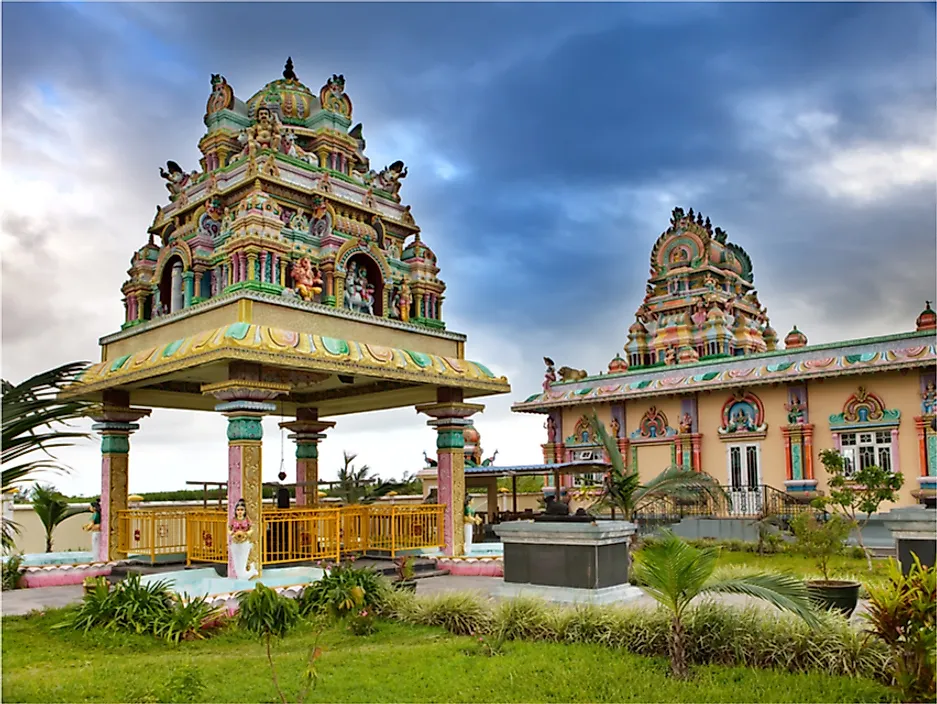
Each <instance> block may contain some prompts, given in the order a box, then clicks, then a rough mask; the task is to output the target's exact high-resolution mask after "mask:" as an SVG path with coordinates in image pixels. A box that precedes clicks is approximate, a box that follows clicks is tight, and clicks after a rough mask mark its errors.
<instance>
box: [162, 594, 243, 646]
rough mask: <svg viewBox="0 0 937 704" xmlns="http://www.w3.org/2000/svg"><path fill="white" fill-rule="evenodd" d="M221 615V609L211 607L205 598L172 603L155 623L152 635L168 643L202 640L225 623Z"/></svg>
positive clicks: (222, 612) (222, 611) (222, 610)
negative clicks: (167, 610)
mask: <svg viewBox="0 0 937 704" xmlns="http://www.w3.org/2000/svg"><path fill="white" fill-rule="evenodd" d="M223 614H224V609H223V608H218V607H214V606H212V605H211V604H210V603H209V601H208V599H206V598H205V597H201V596H200V597H195V598H193V599H189V600H188V601H186V602H183V601H174V603H173V606H172V608H171V609H170V610H169V612H168V613H166V614H165V615H164V616H163V617H162V618H161V619H160V620H158V621H157V622H156V625H155V627H154V635H156V636H158V637H159V638H162V639H163V640H165V641H166V642H168V643H178V642H179V641H180V640H202V639H204V638H205V637H206V636H207V635H208V634H209V633H211V632H212V631H214V630H215V629H217V628H220V627H222V626H223V625H224V624H225V623H226V622H227V619H226V618H225V617H224V616H223Z"/></svg>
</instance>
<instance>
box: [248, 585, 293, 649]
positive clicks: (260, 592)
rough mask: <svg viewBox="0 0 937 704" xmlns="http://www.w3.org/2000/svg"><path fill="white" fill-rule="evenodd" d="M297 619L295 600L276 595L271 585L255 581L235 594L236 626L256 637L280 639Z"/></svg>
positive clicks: (291, 628)
mask: <svg viewBox="0 0 937 704" xmlns="http://www.w3.org/2000/svg"><path fill="white" fill-rule="evenodd" d="M299 621H300V614H299V605H298V604H297V603H296V600H295V599H290V598H288V597H285V596H282V595H280V594H277V593H276V592H275V591H273V590H272V589H271V588H270V587H267V586H265V585H263V584H260V583H258V584H256V585H254V588H253V589H251V590H250V591H243V592H241V593H240V594H238V625H239V626H240V627H241V628H243V629H244V630H246V631H248V632H250V633H253V634H254V635H256V636H262V637H265V638H270V637H272V638H282V637H283V636H285V635H286V634H287V633H289V632H290V631H291V630H293V629H294V628H295V627H296V626H297V625H298V624H299Z"/></svg>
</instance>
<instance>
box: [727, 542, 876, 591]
mask: <svg viewBox="0 0 937 704" xmlns="http://www.w3.org/2000/svg"><path fill="white" fill-rule="evenodd" d="M717 566H718V567H730V566H732V567H734V566H742V567H745V568H746V569H749V568H750V569H753V570H765V571H771V572H793V573H794V574H796V575H799V576H801V577H812V578H821V576H820V569H819V567H817V563H816V561H815V560H813V559H811V558H809V557H806V556H804V555H799V554H797V553H777V554H775V555H759V554H758V553H754V552H734V551H733V552H730V551H729V550H726V549H724V548H723V549H722V550H721V551H720V553H719V560H718V562H717ZM887 567H888V560H886V559H876V560H872V571H871V572H869V566H868V563H866V561H865V559H864V558H855V557H846V556H842V555H840V556H836V557H833V558H832V559H831V560H830V578H831V579H855V580H856V581H857V582H862V583H863V584H873V585H877V584H881V583H882V582H884V581H886V580H887V577H886V569H887Z"/></svg>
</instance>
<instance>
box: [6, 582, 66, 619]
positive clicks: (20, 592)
mask: <svg viewBox="0 0 937 704" xmlns="http://www.w3.org/2000/svg"><path fill="white" fill-rule="evenodd" d="M83 594H84V588H83V587H82V586H81V585H80V584H75V585H70V586H67V587H34V588H32V589H14V590H12V591H8V592H3V595H2V596H0V604H2V607H3V615H4V616H23V615H25V614H28V613H29V612H30V611H35V610H37V609H38V610H39V611H42V610H44V609H60V608H62V607H63V606H68V605H69V604H77V603H78V602H79V601H81V597H82V595H83Z"/></svg>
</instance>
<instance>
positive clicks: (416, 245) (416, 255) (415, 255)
mask: <svg viewBox="0 0 937 704" xmlns="http://www.w3.org/2000/svg"><path fill="white" fill-rule="evenodd" d="M412 259H426V260H429V261H431V262H433V263H434V264H435V263H436V255H435V254H434V253H433V250H431V249H430V248H429V247H427V246H426V244H424V243H423V241H422V240H421V239H420V236H419V234H418V235H417V236H416V239H415V240H413V242H411V243H410V244H408V245H407V246H406V247H405V248H404V250H403V253H402V254H401V255H400V261H403V262H406V261H410V260H412Z"/></svg>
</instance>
